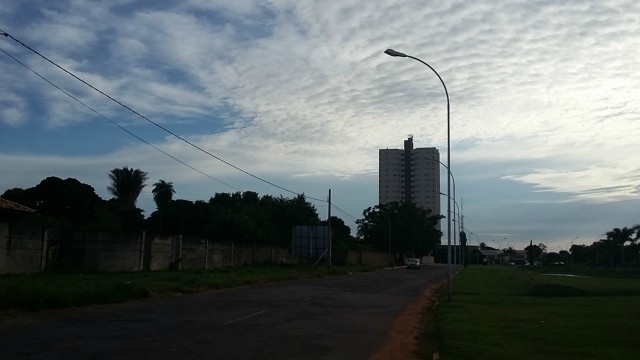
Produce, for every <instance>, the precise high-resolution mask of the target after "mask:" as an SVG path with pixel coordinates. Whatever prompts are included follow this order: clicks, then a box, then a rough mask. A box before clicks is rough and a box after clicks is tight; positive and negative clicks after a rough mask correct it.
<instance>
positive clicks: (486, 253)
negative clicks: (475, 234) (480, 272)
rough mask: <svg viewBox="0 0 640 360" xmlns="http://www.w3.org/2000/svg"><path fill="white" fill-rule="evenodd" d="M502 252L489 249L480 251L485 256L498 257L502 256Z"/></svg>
mask: <svg viewBox="0 0 640 360" xmlns="http://www.w3.org/2000/svg"><path fill="white" fill-rule="evenodd" d="M501 252H502V251H500V250H495V249H492V250H489V249H481V250H480V254H482V255H483V256H498V255H500V253H501Z"/></svg>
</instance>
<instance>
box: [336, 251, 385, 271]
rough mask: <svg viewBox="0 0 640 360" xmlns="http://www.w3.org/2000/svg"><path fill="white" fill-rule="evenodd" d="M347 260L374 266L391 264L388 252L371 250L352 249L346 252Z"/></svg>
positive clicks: (351, 262)
mask: <svg viewBox="0 0 640 360" xmlns="http://www.w3.org/2000/svg"><path fill="white" fill-rule="evenodd" d="M347 262H348V263H349V264H356V265H360V264H364V265H371V266H376V267H385V266H389V265H391V259H390V257H389V254H388V253H384V252H373V251H352V250H350V251H349V253H348V254H347Z"/></svg>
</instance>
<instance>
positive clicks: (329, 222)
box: [327, 189, 332, 267]
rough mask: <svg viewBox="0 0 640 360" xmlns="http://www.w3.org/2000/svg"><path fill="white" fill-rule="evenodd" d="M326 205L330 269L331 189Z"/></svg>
mask: <svg viewBox="0 0 640 360" xmlns="http://www.w3.org/2000/svg"><path fill="white" fill-rule="evenodd" d="M327 203H328V205H329V206H328V208H329V215H328V216H327V225H328V228H329V229H328V230H329V231H328V233H329V267H331V248H332V241H331V189H329V197H328V198H327Z"/></svg>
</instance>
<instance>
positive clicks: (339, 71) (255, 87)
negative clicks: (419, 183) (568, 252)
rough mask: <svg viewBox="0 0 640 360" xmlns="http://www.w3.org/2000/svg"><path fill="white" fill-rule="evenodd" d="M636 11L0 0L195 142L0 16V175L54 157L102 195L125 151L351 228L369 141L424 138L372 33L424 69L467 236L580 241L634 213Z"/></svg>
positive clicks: (200, 190) (172, 173)
mask: <svg viewBox="0 0 640 360" xmlns="http://www.w3.org/2000/svg"><path fill="white" fill-rule="evenodd" d="M160 4H162V5H160ZM639 14H640V2H638V1H635V0H628V1H626V0H611V1H605V0H594V1H586V0H580V1H567V0H564V1H529V0H523V1H495V0H490V1H400V0H397V1H391V0H380V1H374V0H351V1H348V0H341V1H325V0H322V1H321V0H318V1H298V0H271V1H262V0H235V1H226V0H190V1H163V2H156V1H150V0H147V1H127V0H117V1H109V2H100V1H87V0H75V1H62V0H61V1H46V0H42V1H20V2H18V1H15V2H14V1H11V2H5V3H3V5H2V6H1V7H0V29H1V30H2V31H4V32H6V33H8V34H10V35H11V36H12V37H13V38H15V39H18V40H20V41H22V42H23V43H24V44H26V45H28V46H30V47H32V48H33V49H35V50H37V51H38V52H39V53H41V54H42V55H44V56H46V57H48V58H49V59H51V60H52V61H53V62H55V63H57V64H58V65H60V66H62V67H64V68H65V69H67V70H69V71H70V72H72V73H74V74H75V75H77V76H79V77H81V78H82V79H84V80H85V81H87V82H89V83H90V84H92V85H93V86H95V87H96V88H98V89H100V90H102V91H104V92H105V93H107V94H109V95H111V96H112V97H113V98H115V99H117V100H119V101H121V102H122V103H123V104H126V105H127V106H129V107H131V108H132V109H134V110H136V111H137V112H138V113H140V114H141V115H143V116H145V117H147V118H148V119H149V120H151V121H153V122H155V123H156V124H158V125H160V126H162V127H164V128H165V129H168V130H169V131H171V132H173V133H174V134H176V135H178V136H180V137H182V138H183V139H185V140H188V141H189V142H191V143H192V144H194V145H196V146H198V147H200V148H202V149H204V150H206V151H207V152H208V153H209V154H211V155H213V156H211V155H208V154H205V153H203V152H201V151H198V150H196V149H195V148H194V147H192V146H190V145H188V144H186V143H185V142H183V141H181V140H179V139H178V138H176V137H175V136H173V135H171V134H169V133H168V132H165V131H164V130H162V129H161V128H160V127H158V126H156V125H154V124H152V123H150V122H148V121H146V120H145V119H143V118H141V117H139V116H137V115H135V114H133V113H131V112H130V111H128V110H126V109H124V108H123V107H121V106H120V105H118V104H116V103H114V102H112V101H110V100H109V99H107V98H106V97H105V96H103V95H101V94H99V93H97V92H96V91H94V90H92V89H91V88H89V87H88V86H86V85H84V84H82V83H80V82H79V81H77V80H76V79H73V78H72V77H70V76H69V75H68V74H65V73H64V72H62V71H61V70H60V69H59V68H56V67H55V66H53V65H52V64H51V63H48V62H46V61H45V60H44V59H42V58H41V57H39V56H37V55H36V54H34V53H33V52H31V51H29V50H28V49H26V48H25V47H24V46H22V45H20V44H19V43H18V42H16V41H14V40H13V39H12V38H11V37H0V50H2V52H0V93H1V94H2V95H1V96H0V165H1V167H2V176H1V177H0V193H2V192H4V190H6V189H9V188H13V187H21V188H28V187H32V186H35V185H37V184H38V183H39V182H40V181H41V180H43V179H44V178H46V177H48V176H57V177H60V178H68V177H73V178H76V179H78V180H80V181H82V182H84V183H87V184H90V185H91V186H93V187H94V188H95V190H96V192H97V193H98V194H99V195H100V196H102V197H103V198H105V199H108V198H110V195H109V194H108V192H107V190H106V188H107V186H108V178H107V173H108V172H109V170H111V169H113V168H115V167H122V166H129V167H134V168H139V169H142V170H144V171H147V172H148V173H149V177H150V181H149V183H151V184H152V183H153V182H155V181H157V180H158V179H164V180H166V181H172V182H173V183H174V186H175V189H176V192H177V194H176V198H182V199H187V200H208V199H209V197H210V196H212V195H213V194H215V193H216V192H235V191H246V190H251V191H256V192H258V193H259V194H261V195H264V194H272V195H276V196H278V195H283V196H285V197H291V196H293V194H292V193H290V192H288V191H285V190H283V189H282V188H284V189H286V190H290V191H293V192H295V193H304V194H306V195H307V196H309V197H312V198H315V199H319V200H323V199H326V197H327V195H328V191H329V189H332V197H333V201H334V203H335V205H336V206H337V207H338V208H339V209H340V210H342V211H339V210H338V209H335V208H334V209H333V210H332V214H334V215H337V216H339V217H341V218H342V219H344V220H345V222H347V223H348V224H350V225H351V226H352V228H353V230H354V233H355V225H354V219H355V218H360V217H361V216H362V211H363V210H364V209H365V208H367V207H369V206H373V205H375V204H377V201H378V188H377V186H378V149H380V148H401V147H402V142H403V140H404V139H406V138H407V136H408V135H409V134H412V135H413V136H414V144H415V147H431V146H435V147H438V148H439V149H440V154H441V159H442V160H443V161H445V160H446V150H447V146H446V145H447V126H446V124H447V116H446V98H445V94H444V89H443V87H442V85H441V84H440V82H439V80H438V78H437V77H436V76H435V74H434V73H433V72H431V70H429V69H428V68H427V67H425V66H424V65H422V64H420V63H418V62H416V61H414V60H411V59H408V58H393V57H389V56H387V55H385V54H384V53H383V52H384V50H385V49H387V48H393V49H395V50H397V51H401V52H405V53H407V54H410V55H412V56H415V57H418V58H420V59H422V60H424V61H426V62H427V63H429V64H430V65H431V66H432V67H433V68H435V69H436V71H438V73H439V74H440V75H441V76H442V78H443V80H444V82H445V83H446V86H447V88H448V91H449V95H450V101H451V169H452V173H453V176H454V178H455V181H456V185H457V188H456V195H457V201H458V203H459V204H460V205H461V206H462V209H463V213H464V224H465V227H466V228H467V230H468V231H471V232H472V233H473V234H474V235H475V236H474V235H472V236H471V237H470V240H471V241H472V243H473V244H475V243H476V241H477V240H480V241H484V242H486V243H488V244H489V245H496V244H498V243H499V242H500V243H502V246H503V247H505V246H506V244H509V245H513V246H514V247H516V248H522V247H524V246H525V245H528V243H529V241H530V240H533V242H534V243H546V244H547V245H548V247H549V248H550V249H551V250H555V251H557V250H558V249H566V248H567V247H568V246H569V244H570V243H571V242H575V243H588V244H590V243H592V242H593V241H595V240H596V239H597V238H598V236H599V234H602V233H604V232H606V231H609V230H611V229H612V228H614V227H623V226H631V225H634V224H636V223H640V216H639V213H640V212H639V211H638V209H639V206H638V205H639V204H640V203H639V200H640V199H639V198H640V191H639V189H640V161H639V160H640V141H639V140H638V134H640V118H639V114H640V101H638V99H639V95H638V94H640V92H639V91H638V89H640V71H638V69H640V35H639V34H640V31H639V30H640V29H639V28H640V17H639V16H640V15H639ZM10 56H13V57H15V58H16V59H17V60H18V61H20V62H22V63H23V64H24V65H25V66H28V67H29V68H30V69H32V70H33V71H35V72H37V73H38V74H40V75H41V76H43V77H44V78H46V79H47V80H49V81H50V82H52V83H54V84H55V85H57V86H59V87H60V88H62V89H63V90H64V91H66V92H67V93H68V94H70V95H72V96H73V97H75V98H76V99H78V100H79V101H81V102H82V103H84V104H85V105H86V106H83V105H82V104H80V103H79V102H77V101H75V100H74V99H73V98H71V97H70V96H68V95H66V94H65V93H63V92H61V91H60V90H58V89H56V88H55V87H53V86H52V85H50V84H49V83H47V82H46V81H45V80H43V79H42V78H40V77H38V76H37V75H35V74H34V73H33V72H31V71H30V70H28V69H27V68H25V67H24V66H23V65H21V64H20V63H18V62H17V61H16V60H14V59H13V58H11V57H10ZM114 123H115V124H117V125H119V126H120V127H121V128H120V127H118V126H116V125H114ZM123 129H125V130H127V131H128V132H130V133H133V134H135V135H136V136H138V137H139V138H142V139H143V140H144V141H146V142H148V143H150V144H151V145H152V146H150V145H148V144H146V143H144V142H142V141H140V140H139V139H137V138H136V137H134V136H132V135H131V134H129V133H127V132H126V131H124V130H123ZM158 149H159V150H161V151H159V150H158ZM166 154H169V155H171V156H172V157H174V158H176V159H179V160H180V161H182V162H184V163H186V164H188V165H189V166H190V167H188V166H185V165H184V164H183V163H181V162H178V161H176V160H175V159H173V158H171V157H169V156H167V155H166ZM216 157H217V158H216ZM219 159H222V160H224V161H225V162H228V163H230V164H233V165H234V166H236V167H238V168H240V169H242V170H244V171H246V172H248V173H251V174H253V175H255V176H256V177H259V178H261V179H264V180H267V181H268V182H270V183H272V184H276V185H277V186H278V187H274V186H272V185H269V184H268V183H266V182H263V181H260V180H259V179H257V178H254V177H251V176H249V175H247V174H246V173H244V172H241V171H239V170H238V169H236V168H234V167H231V166H229V165H227V164H225V163H224V162H222V161H220V160H219ZM194 168H195V169H197V171H196V170H194ZM443 173H444V171H443ZM205 174H206V175H205ZM442 189H446V178H445V177H444V176H443V179H442ZM150 190H151V189H150V187H148V188H147V189H146V190H145V192H144V193H143V195H142V196H141V198H140V199H139V203H138V205H139V206H140V207H142V208H144V209H145V210H146V213H147V215H148V214H150V213H151V212H152V211H153V210H154V205H153V201H152V197H151V193H150ZM442 201H443V209H445V208H446V205H445V204H446V198H443V199H442ZM312 203H313V204H314V205H315V206H316V208H317V209H318V212H319V213H320V215H321V217H322V218H326V216H327V204H326V202H323V201H317V200H312ZM445 230H446V229H445ZM445 239H446V236H445ZM494 240H495V243H493V241H494ZM445 241H446V240H445Z"/></svg>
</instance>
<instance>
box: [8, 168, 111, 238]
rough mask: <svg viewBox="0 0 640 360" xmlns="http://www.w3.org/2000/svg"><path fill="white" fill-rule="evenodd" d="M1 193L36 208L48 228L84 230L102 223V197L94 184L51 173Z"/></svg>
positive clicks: (97, 226) (103, 215) (99, 225)
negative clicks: (22, 186)
mask: <svg viewBox="0 0 640 360" xmlns="http://www.w3.org/2000/svg"><path fill="white" fill-rule="evenodd" d="M2 197H3V198H5V199H8V200H11V201H15V202H17V203H20V204H22V205H25V206H28V207H30V208H32V209H34V210H36V211H37V212H38V216H40V217H44V219H43V221H44V224H43V225H46V226H48V227H50V228H57V229H76V230H86V229H95V228H100V227H102V226H104V224H105V222H104V221H103V218H104V217H105V216H106V214H104V209H103V208H104V207H105V205H106V203H105V202H104V200H102V199H101V198H100V197H99V196H98V195H97V194H96V193H95V190H94V189H93V187H91V186H89V185H87V184H83V183H81V182H80V181H78V180H76V179H73V178H68V179H66V180H62V179H60V178H58V177H54V176H51V177H48V178H46V179H44V180H42V181H41V182H40V183H39V184H38V185H36V186H34V187H32V188H28V189H20V188H14V189H9V190H7V191H5V193H4V194H3V195H2Z"/></svg>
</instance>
